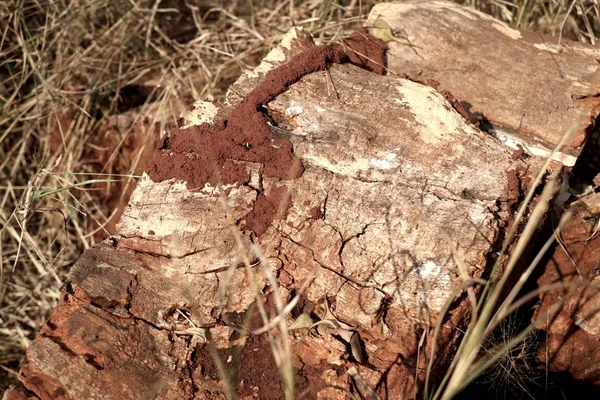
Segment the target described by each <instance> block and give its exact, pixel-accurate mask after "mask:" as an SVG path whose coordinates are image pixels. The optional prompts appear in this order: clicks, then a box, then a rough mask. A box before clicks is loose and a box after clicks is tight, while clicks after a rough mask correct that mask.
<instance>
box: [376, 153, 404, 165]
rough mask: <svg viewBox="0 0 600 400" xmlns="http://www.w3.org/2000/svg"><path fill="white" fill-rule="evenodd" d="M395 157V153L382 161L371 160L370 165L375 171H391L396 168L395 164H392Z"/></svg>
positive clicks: (377, 159) (378, 159)
mask: <svg viewBox="0 0 600 400" xmlns="http://www.w3.org/2000/svg"><path fill="white" fill-rule="evenodd" d="M396 157H397V154H396V153H389V154H387V155H386V156H385V157H384V158H383V159H380V158H371V165H372V166H374V167H375V168H377V169H391V168H394V167H396V166H398V164H397V163H395V162H393V160H394V159H396Z"/></svg>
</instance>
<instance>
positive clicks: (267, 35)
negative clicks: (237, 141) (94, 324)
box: [0, 0, 600, 390]
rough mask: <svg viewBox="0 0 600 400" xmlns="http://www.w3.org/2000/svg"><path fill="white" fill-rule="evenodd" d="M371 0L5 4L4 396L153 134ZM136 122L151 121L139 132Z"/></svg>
mask: <svg viewBox="0 0 600 400" xmlns="http://www.w3.org/2000/svg"><path fill="white" fill-rule="evenodd" d="M375 2H376V1H375V0H362V1H360V0H309V1H303V2H297V1H296V2H290V1H289V0H254V1H203V2H186V1H182V0H169V1H167V0H165V1H162V2H156V1H149V0H130V1H128V2H112V1H109V0H58V1H49V0H37V1H34V0H14V1H9V2H0V107H1V108H2V112H1V113H0V224H1V229H0V246H1V247H0V390H1V389H2V388H4V387H6V386H7V383H8V382H9V381H10V379H14V377H15V375H16V372H17V370H18V368H19V365H20V361H21V359H22V357H23V354H24V351H25V349H26V348H27V347H28V345H29V342H30V341H31V340H32V339H33V337H34V336H35V333H36V332H37V331H38V329H39V328H40V327H41V325H42V324H43V322H44V321H45V318H46V317H47V315H48V313H49V311H50V310H51V309H52V307H54V305H55V304H56V301H57V299H58V289H59V286H60V283H61V282H62V281H63V280H64V279H65V276H66V273H67V271H68V269H69V267H70V266H71V265H72V264H73V262H74V261H75V260H77V258H78V257H79V254H81V252H82V251H83V250H84V249H85V248H87V247H89V246H90V245H93V244H94V242H95V241H97V240H99V239H100V238H102V237H105V236H106V235H107V234H108V232H107V231H106V228H105V226H106V224H107V222H110V220H111V214H112V213H113V212H114V210H115V208H116V207H117V205H118V204H119V203H122V202H123V201H124V200H126V198H121V197H122V196H125V194H126V190H125V189H126V188H127V185H129V184H131V183H134V182H135V177H136V173H139V171H140V169H141V168H143V154H144V152H143V148H144V147H148V146H150V144H151V143H152V140H153V139H154V138H155V137H156V136H157V135H158V132H159V131H160V130H162V129H165V127H167V126H169V125H173V124H174V122H175V120H176V118H177V117H178V115H179V112H180V111H181V110H182V109H184V108H185V107H187V106H188V105H189V104H190V103H191V102H192V101H194V100H197V99H203V100H220V99H222V98H223V96H224V91H225V89H226V88H227V87H228V86H229V85H230V84H231V83H232V82H233V81H234V80H235V79H236V78H237V76H239V74H240V73H241V72H243V71H244V70H247V69H249V68H252V67H254V66H256V65H257V64H258V62H259V60H260V59H261V58H262V56H263V55H264V54H266V52H267V51H268V49H269V48H270V47H271V46H272V44H273V43H274V42H277V41H278V40H279V38H280V37H281V35H282V34H283V33H284V32H285V31H286V30H287V29H289V28H290V27H291V26H292V25H294V24H295V25H301V26H303V27H305V28H306V29H308V30H310V31H311V32H313V34H314V35H315V37H316V38H317V40H318V41H320V42H328V41H332V40H339V39H340V38H341V37H343V36H345V35H346V34H347V33H348V32H349V31H351V30H353V29H354V28H355V27H356V26H357V25H358V24H360V16H361V15H363V16H364V15H365V14H366V13H367V12H368V10H369V8H370V6H371V5H372V4H373V3H375ZM464 3H469V4H470V5H472V6H474V7H477V8H479V9H482V10H484V11H486V12H489V13H491V14H492V15H494V16H496V17H498V18H499V19H502V20H505V21H507V22H509V23H511V24H512V25H514V26H518V27H522V28H526V29H536V30H539V31H542V32H548V33H551V34H553V35H556V36H558V35H559V34H560V32H561V28H563V29H562V32H563V36H564V37H570V38H576V39H578V40H581V41H584V42H588V43H594V44H595V43H596V40H597V37H598V33H599V31H600V28H599V24H598V21H599V20H600V11H599V6H598V4H597V2H592V1H584V2H576V3H573V6H572V7H571V3H570V2H568V1H527V0H525V1H510V2H509V1H501V0H497V1H465V2H464ZM199 4H202V5H199ZM567 14H568V17H567ZM125 112H128V113H129V114H128V115H129V119H128V120H127V121H129V122H128V123H126V124H124V126H121V125H123V124H122V123H121V125H119V128H118V129H116V128H115V125H116V124H117V122H118V121H120V120H117V119H116V116H117V115H123V113H125ZM142 117H149V118H151V119H152V121H154V122H156V124H152V123H146V125H144V127H145V128H144V129H141V130H140V129H139V124H140V121H141V120H142V119H143V118H142ZM107 132H108V134H107ZM116 181H117V182H116ZM109 229H110V228H109Z"/></svg>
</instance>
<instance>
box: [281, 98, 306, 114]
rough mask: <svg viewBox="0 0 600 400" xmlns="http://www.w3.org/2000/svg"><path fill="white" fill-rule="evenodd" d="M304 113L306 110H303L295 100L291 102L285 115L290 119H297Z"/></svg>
mask: <svg viewBox="0 0 600 400" xmlns="http://www.w3.org/2000/svg"><path fill="white" fill-rule="evenodd" d="M303 112H304V109H303V108H302V106H301V105H300V104H298V103H296V102H295V101H294V100H292V101H291V102H290V106H289V107H288V108H286V109H285V114H286V115H287V116H290V117H295V116H297V115H300V114H302V113H303Z"/></svg>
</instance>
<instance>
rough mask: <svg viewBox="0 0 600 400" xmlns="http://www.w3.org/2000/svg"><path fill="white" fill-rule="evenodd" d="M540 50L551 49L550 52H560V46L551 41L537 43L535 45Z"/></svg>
mask: <svg viewBox="0 0 600 400" xmlns="http://www.w3.org/2000/svg"><path fill="white" fill-rule="evenodd" d="M533 47H535V48H536V49H538V50H542V51H549V52H550V53H554V54H558V52H559V49H560V48H559V46H557V45H555V44H551V43H536V44H534V45H533Z"/></svg>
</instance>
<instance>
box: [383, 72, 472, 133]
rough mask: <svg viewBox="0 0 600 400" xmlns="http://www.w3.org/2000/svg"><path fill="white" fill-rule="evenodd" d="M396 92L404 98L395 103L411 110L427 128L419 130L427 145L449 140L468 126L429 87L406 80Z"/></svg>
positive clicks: (441, 97)
mask: <svg viewBox="0 0 600 400" xmlns="http://www.w3.org/2000/svg"><path fill="white" fill-rule="evenodd" d="M396 90H397V91H398V93H400V94H401V95H402V98H401V99H395V103H396V104H398V105H401V106H403V107H407V108H408V109H409V110H411V113H412V114H413V115H414V117H415V120H416V122H417V124H418V125H421V126H422V127H424V128H425V130H423V129H419V130H420V131H421V132H422V133H421V135H420V138H421V140H423V141H424V142H425V143H430V144H434V143H439V141H440V140H449V139H450V137H449V136H450V135H454V134H456V133H458V132H459V131H462V130H463V128H464V127H465V126H466V124H465V121H464V119H463V118H462V117H461V116H460V115H459V114H458V113H457V112H454V111H452V110H451V107H450V104H449V103H448V102H447V101H446V99H444V97H443V96H442V95H441V94H439V93H438V92H437V91H436V90H434V89H432V88H430V87H429V86H424V85H420V84H418V83H415V82H412V81H409V80H404V81H403V83H402V85H401V86H396ZM404 99H410V101H407V100H404ZM444 103H446V104H444Z"/></svg>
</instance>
